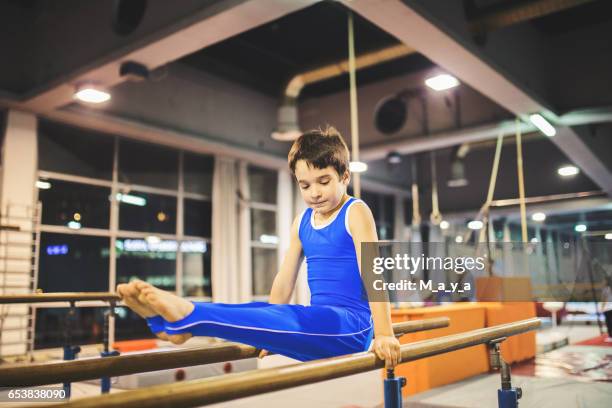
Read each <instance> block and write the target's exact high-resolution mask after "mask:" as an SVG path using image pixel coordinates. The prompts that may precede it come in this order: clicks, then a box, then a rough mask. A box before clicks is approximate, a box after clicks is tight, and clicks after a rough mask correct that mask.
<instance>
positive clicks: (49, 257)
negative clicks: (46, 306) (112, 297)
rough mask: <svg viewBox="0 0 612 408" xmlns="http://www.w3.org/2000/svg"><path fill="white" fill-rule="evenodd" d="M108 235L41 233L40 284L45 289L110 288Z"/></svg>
mask: <svg viewBox="0 0 612 408" xmlns="http://www.w3.org/2000/svg"><path fill="white" fill-rule="evenodd" d="M108 248H109V238H108V237H94V236H85V235H70V234H54V233H46V232H43V233H41V237H40V272H39V274H38V288H40V289H42V290H43V292H107V291H108V290H109V287H108V268H109V250H108Z"/></svg>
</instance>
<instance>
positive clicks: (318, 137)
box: [288, 126, 349, 177]
mask: <svg viewBox="0 0 612 408" xmlns="http://www.w3.org/2000/svg"><path fill="white" fill-rule="evenodd" d="M288 160H289V168H290V169H291V172H292V173H293V174H295V164H296V163H297V161H298V160H305V161H306V163H308V164H309V165H312V166H314V167H315V168H317V169H324V168H326V167H327V166H332V167H333V168H334V169H335V170H336V172H337V173H338V176H340V177H342V176H343V175H344V173H345V172H346V170H347V169H348V167H349V151H348V148H347V147H346V143H344V140H343V139H342V136H341V135H340V133H339V132H338V131H337V130H336V129H335V128H333V127H331V126H327V127H326V128H325V130H322V129H314V130H309V131H308V132H305V133H303V134H302V135H301V136H300V137H298V138H297V139H296V140H295V142H293V145H292V146H291V150H289V156H288Z"/></svg>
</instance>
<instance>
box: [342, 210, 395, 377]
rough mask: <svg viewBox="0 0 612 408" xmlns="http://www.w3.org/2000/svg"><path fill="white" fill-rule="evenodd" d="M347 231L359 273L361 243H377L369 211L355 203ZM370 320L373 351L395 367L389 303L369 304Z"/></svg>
mask: <svg viewBox="0 0 612 408" xmlns="http://www.w3.org/2000/svg"><path fill="white" fill-rule="evenodd" d="M349 230H350V231H351V235H352V236H353V243H354V244H355V252H356V254H357V263H358V264H359V271H360V273H361V271H362V268H361V243H362V242H378V235H377V233H376V224H375V223H374V217H373V216H372V212H371V211H370V209H369V208H368V207H367V206H366V205H364V204H362V203H360V202H357V203H355V204H353V205H352V207H351V211H349ZM370 310H371V311H372V319H373V320H374V347H373V349H374V351H375V352H376V354H377V355H378V357H379V358H380V359H381V360H385V365H386V367H388V368H391V367H394V366H396V365H397V364H398V363H399V362H400V360H401V353H400V349H399V347H400V346H399V341H398V340H397V339H396V338H395V335H394V333H393V326H392V325H391V308H390V306H389V302H370Z"/></svg>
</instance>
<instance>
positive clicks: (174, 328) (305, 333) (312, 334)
mask: <svg viewBox="0 0 612 408" xmlns="http://www.w3.org/2000/svg"><path fill="white" fill-rule="evenodd" d="M200 323H205V324H216V325H219V326H226V327H235V328H237V329H248V330H258V331H267V332H272V333H286V334H303V335H305V336H325V337H342V336H354V335H357V334H361V333H363V332H364V331H366V330H370V329H371V328H372V322H371V321H370V325H369V326H368V327H366V328H365V329H363V330H361V331H358V332H355V333H346V334H327V333H307V332H299V331H292V330H278V329H265V328H263V327H251V326H241V325H237V324H229V323H221V322H215V321H213V320H199V321H197V322H193V323H188V324H185V325H183V326H179V327H172V326H166V328H168V329H170V330H182V329H186V328H188V327H192V326H195V325H197V324H200Z"/></svg>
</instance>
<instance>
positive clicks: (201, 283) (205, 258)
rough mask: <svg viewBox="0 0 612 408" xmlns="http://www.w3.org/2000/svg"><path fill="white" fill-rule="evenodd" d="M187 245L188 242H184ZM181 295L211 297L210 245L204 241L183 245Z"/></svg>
mask: <svg viewBox="0 0 612 408" xmlns="http://www.w3.org/2000/svg"><path fill="white" fill-rule="evenodd" d="M184 242H187V243H189V241H184ZM181 252H182V256H183V295H184V296H194V297H212V286H211V281H210V271H211V264H210V254H211V249H210V245H208V244H206V242H204V241H195V242H191V243H190V244H189V245H185V244H183V246H182V251H181Z"/></svg>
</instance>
